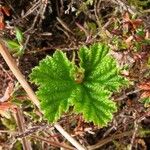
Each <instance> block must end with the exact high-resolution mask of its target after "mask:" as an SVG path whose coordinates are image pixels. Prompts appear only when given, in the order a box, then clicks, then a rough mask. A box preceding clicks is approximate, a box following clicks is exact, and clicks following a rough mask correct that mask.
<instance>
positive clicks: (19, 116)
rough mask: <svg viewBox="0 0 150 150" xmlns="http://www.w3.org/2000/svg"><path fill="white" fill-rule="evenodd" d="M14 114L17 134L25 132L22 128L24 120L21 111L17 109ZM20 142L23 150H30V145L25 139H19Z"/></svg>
mask: <svg viewBox="0 0 150 150" xmlns="http://www.w3.org/2000/svg"><path fill="white" fill-rule="evenodd" d="M14 114H15V119H16V122H17V125H18V129H19V132H20V133H23V132H24V131H25V127H24V122H25V120H24V117H23V113H22V111H21V109H19V108H18V107H17V108H16V113H14ZM21 140H22V145H23V149H24V150H32V147H31V143H30V141H29V140H28V139H27V138H26V137H23V138H21Z"/></svg>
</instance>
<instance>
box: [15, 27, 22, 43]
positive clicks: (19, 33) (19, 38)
mask: <svg viewBox="0 0 150 150" xmlns="http://www.w3.org/2000/svg"><path fill="white" fill-rule="evenodd" d="M15 32H16V38H17V40H18V42H19V43H22V42H23V33H22V31H21V30H20V29H19V28H17V27H16V28H15Z"/></svg>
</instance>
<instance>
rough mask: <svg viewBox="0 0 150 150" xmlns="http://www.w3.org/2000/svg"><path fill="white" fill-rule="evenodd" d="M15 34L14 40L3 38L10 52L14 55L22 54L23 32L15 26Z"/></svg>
mask: <svg viewBox="0 0 150 150" xmlns="http://www.w3.org/2000/svg"><path fill="white" fill-rule="evenodd" d="M15 36H16V38H15V39H14V40H5V42H6V44H7V46H8V48H9V50H10V52H11V53H12V54H14V56H22V55H23V53H24V49H23V33H22V31H21V30H20V29H19V28H17V27H16V28H15Z"/></svg>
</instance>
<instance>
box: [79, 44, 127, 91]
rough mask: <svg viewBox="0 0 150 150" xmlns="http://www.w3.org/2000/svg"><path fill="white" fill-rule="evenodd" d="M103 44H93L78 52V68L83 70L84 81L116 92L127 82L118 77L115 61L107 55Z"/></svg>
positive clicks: (106, 48)
mask: <svg viewBox="0 0 150 150" xmlns="http://www.w3.org/2000/svg"><path fill="white" fill-rule="evenodd" d="M108 50H109V48H108V47H107V46H105V45H104V44H94V45H92V46H91V47H90V48H87V47H82V48H81V49H80V51H79V58H80V61H81V63H80V66H81V67H82V68H84V69H85V81H87V82H92V83H95V84H97V85H99V86H100V87H105V89H108V90H110V91H116V90H118V89H119V87H121V86H122V85H123V84H127V80H125V79H124V78H123V77H121V76H120V75H119V69H118V68H117V64H116V61H115V59H113V58H112V57H111V56H110V55H109V54H108Z"/></svg>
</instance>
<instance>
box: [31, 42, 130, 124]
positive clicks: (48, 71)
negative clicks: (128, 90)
mask: <svg viewBox="0 0 150 150" xmlns="http://www.w3.org/2000/svg"><path fill="white" fill-rule="evenodd" d="M108 51H109V48H108V47H107V46H106V45H104V44H99V43H98V44H94V45H92V46H90V47H89V48H88V47H86V46H83V47H81V48H80V50H79V52H78V58H79V60H80V62H79V64H78V65H76V64H75V63H74V62H73V61H69V60H68V58H67V57H66V54H65V53H63V52H62V51H60V50H57V51H56V52H55V53H54V55H53V57H51V56H47V57H46V58H45V59H43V60H42V61H41V62H40V64H39V66H37V67H35V68H34V69H33V70H32V73H31V74H30V79H31V81H32V82H34V83H35V84H36V85H38V91H37V92H36V94H37V96H38V98H39V99H40V101H41V109H42V110H43V113H44V115H45V117H46V118H47V119H48V120H49V122H52V123H53V122H55V121H57V120H58V119H59V118H60V117H61V115H62V114H63V112H67V111H68V110H69V107H70V106H73V108H74V112H76V113H80V114H82V115H83V117H84V118H85V120H86V121H88V122H93V123H94V124H95V125H98V126H104V125H107V123H108V122H109V121H111V119H112V117H113V113H114V112H116V110H117V107H116V105H115V103H114V102H113V101H112V100H111V98H110V97H111V94H112V92H114V91H117V90H119V88H120V87H121V86H123V85H127V83H128V82H127V80H125V79H124V78H123V77H121V76H120V75H119V69H118V68H117V65H116V61H115V60H114V59H113V58H112V57H111V56H110V55H109V54H108Z"/></svg>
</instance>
